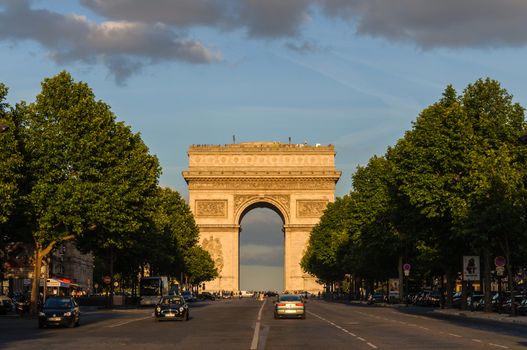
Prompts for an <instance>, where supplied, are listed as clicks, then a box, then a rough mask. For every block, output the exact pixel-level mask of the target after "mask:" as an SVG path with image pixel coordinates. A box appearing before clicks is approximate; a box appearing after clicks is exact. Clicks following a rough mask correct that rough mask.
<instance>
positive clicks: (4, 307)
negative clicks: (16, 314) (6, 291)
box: [0, 295, 15, 315]
mask: <svg viewBox="0 0 527 350" xmlns="http://www.w3.org/2000/svg"><path fill="white" fill-rule="evenodd" d="M14 309H15V304H14V303H13V300H11V298H9V297H7V296H5V295H0V315H2V314H6V313H8V312H11V311H13V310H14Z"/></svg>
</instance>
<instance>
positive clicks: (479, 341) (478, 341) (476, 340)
mask: <svg viewBox="0 0 527 350" xmlns="http://www.w3.org/2000/svg"><path fill="white" fill-rule="evenodd" d="M472 341H475V342H476V343H483V341H481V340H479V339H472Z"/></svg>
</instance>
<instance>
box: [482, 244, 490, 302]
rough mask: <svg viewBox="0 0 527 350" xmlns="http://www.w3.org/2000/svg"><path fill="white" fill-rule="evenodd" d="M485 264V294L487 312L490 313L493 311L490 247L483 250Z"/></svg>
mask: <svg viewBox="0 0 527 350" xmlns="http://www.w3.org/2000/svg"><path fill="white" fill-rule="evenodd" d="M483 266H484V270H485V276H484V277H483V288H484V290H483V293H484V294H483V295H484V299H485V312H486V313H489V312H492V304H491V302H492V301H491V293H490V285H491V280H490V279H491V277H490V270H491V266H490V251H489V249H488V248H485V250H484V251H483Z"/></svg>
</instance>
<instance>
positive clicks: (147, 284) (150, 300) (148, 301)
mask: <svg viewBox="0 0 527 350" xmlns="http://www.w3.org/2000/svg"><path fill="white" fill-rule="evenodd" d="M168 290H169V288H168V278H167V277H166V276H157V277H143V278H141V281H140V282H139V296H140V298H141V299H140V302H139V304H140V305H141V306H148V305H156V304H157V302H158V301H159V299H160V298H161V297H163V296H168Z"/></svg>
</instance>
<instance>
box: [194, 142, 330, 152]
mask: <svg viewBox="0 0 527 350" xmlns="http://www.w3.org/2000/svg"><path fill="white" fill-rule="evenodd" d="M248 152H250V153H269V154H284V153H292V154H302V153H305V154H311V153H313V154H324V153H327V154H332V155H334V154H335V146H333V145H308V144H288V143H280V142H245V143H236V144H226V145H192V146H190V147H189V149H188V154H189V155H191V154H202V153H203V154H231V153H235V154H246V153H248Z"/></svg>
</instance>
